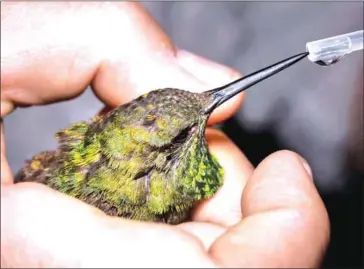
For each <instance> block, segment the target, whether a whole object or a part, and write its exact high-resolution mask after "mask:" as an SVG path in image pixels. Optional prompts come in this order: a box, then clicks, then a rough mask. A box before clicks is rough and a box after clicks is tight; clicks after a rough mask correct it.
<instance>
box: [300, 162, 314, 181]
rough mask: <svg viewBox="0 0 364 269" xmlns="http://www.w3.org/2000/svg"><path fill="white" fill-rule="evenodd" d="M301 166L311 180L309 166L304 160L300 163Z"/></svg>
mask: <svg viewBox="0 0 364 269" xmlns="http://www.w3.org/2000/svg"><path fill="white" fill-rule="evenodd" d="M302 165H303V168H305V170H306V172H307V174H309V176H310V177H311V178H312V170H311V167H310V165H309V164H308V163H307V162H306V161H305V160H303V161H302Z"/></svg>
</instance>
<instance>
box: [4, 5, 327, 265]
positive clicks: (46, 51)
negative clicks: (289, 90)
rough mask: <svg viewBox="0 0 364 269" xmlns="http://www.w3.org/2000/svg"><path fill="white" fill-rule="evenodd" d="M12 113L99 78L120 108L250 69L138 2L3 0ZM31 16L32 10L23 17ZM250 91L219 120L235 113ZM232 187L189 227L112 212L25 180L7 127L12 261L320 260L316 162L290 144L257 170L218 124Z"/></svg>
mask: <svg viewBox="0 0 364 269" xmlns="http://www.w3.org/2000/svg"><path fill="white" fill-rule="evenodd" d="M1 5H2V11H1V23H2V27H1V35H2V37H3V40H2V44H1V51H2V55H1V89H2V91H1V115H2V116H6V115H8V114H9V113H11V112H12V111H13V109H14V108H15V107H16V106H17V105H41V104H46V103H50V102H56V101H60V100H65V99H70V98H73V97H76V96H77V95H79V94H80V93H81V92H82V91H83V89H85V88H86V86H87V85H89V84H91V85H92V88H93V90H94V92H95V94H96V95H97V96H98V97H99V98H100V99H101V100H102V101H103V102H104V103H105V104H106V105H108V106H110V107H114V106H116V105H119V104H121V103H125V102H127V101H130V100H132V99H133V98H135V97H137V96H138V95H140V94H142V93H144V92H146V91H149V90H152V89H156V88H163V87H177V88H182V89H188V90H191V91H204V90H207V89H210V88H213V87H216V86H220V85H223V84H225V83H227V82H230V81H231V80H233V79H235V78H237V77H239V76H240V75H239V74H238V73H237V72H235V71H233V70H230V69H229V68H227V67H224V66H221V65H218V64H216V63H212V62H210V61H208V60H206V59H202V58H199V57H197V56H194V55H192V54H189V53H187V52H184V51H181V50H179V49H177V48H176V47H175V46H174V45H173V44H172V42H171V41H170V40H169V39H168V37H167V36H166V35H165V34H164V33H163V31H162V30H161V29H160V28H159V27H158V25H157V24H156V23H155V22H154V21H153V19H152V18H151V17H150V16H149V15H148V14H147V13H146V12H145V11H144V10H143V9H142V8H141V7H140V6H139V5H138V4H136V3H5V4H4V3H2V4H1ZM20 18H21V19H20ZM242 99H243V94H240V95H239V96H237V97H236V98H234V99H233V100H230V101H229V102H227V103H225V104H224V105H223V106H221V107H220V108H219V109H218V110H216V111H215V112H214V113H213V115H212V116H211V118H210V121H209V122H210V123H216V122H219V121H222V120H224V119H226V118H227V117H229V116H231V115H232V114H233V113H234V112H235V111H236V110H237V108H238V107H239V105H240V104H241V102H242ZM207 139H208V143H209V146H210V149H211V151H212V152H214V153H215V154H216V156H217V157H218V158H219V161H220V163H221V164H222V166H223V167H224V169H225V171H226V175H225V183H224V186H223V187H222V188H221V190H219V191H218V193H217V194H216V195H215V196H214V197H213V198H212V199H209V200H208V201H204V202H202V203H200V204H199V205H198V206H197V207H196V209H195V211H194V214H193V216H192V221H191V222H188V223H183V224H181V225H177V226H169V225H164V224H155V223H144V222H137V221H131V220H126V219H121V218H115V217H109V216H106V215H105V214H103V213H102V212H101V211H99V210H98V209H96V208H94V207H91V206H89V205H87V204H85V203H83V202H81V201H79V200H76V199H74V198H71V197H69V196H66V195H63V194H61V193H59V192H56V191H54V190H52V189H50V188H48V187H46V186H43V185H39V184H35V183H20V184H16V185H14V184H13V179H12V175H11V173H10V169H9V166H8V164H7V162H6V159H5V147H4V137H3V134H2V137H1V146H2V147H1V154H2V156H1V183H2V188H1V265H2V267H149V268H151V267H233V266H235V267H295V266H296V267H313V266H317V265H318V264H319V262H320V259H321V258H322V255H323V253H324V250H325V248H326V244H327V241H328V234H329V224H328V218H327V213H326V210H325V208H324V206H323V203H322V201H321V199H320V197H319V195H318V193H317V191H316V189H315V187H314V184H313V181H312V178H311V176H310V173H309V172H307V171H306V170H305V169H304V167H307V165H306V163H305V161H304V160H303V159H302V158H301V157H299V156H298V155H296V154H294V153H290V152H287V151H283V152H278V153H275V154H273V155H272V156H269V157H268V158H267V159H266V160H264V161H263V162H262V163H261V164H260V165H259V166H258V167H257V168H256V169H255V170H254V169H253V167H252V165H251V164H250V163H249V161H248V160H247V159H246V158H245V156H244V155H243V154H242V153H241V152H240V151H239V149H238V148H237V147H236V146H235V145H234V144H233V143H232V142H231V141H230V140H229V139H228V138H227V137H225V136H224V135H223V134H222V133H221V132H219V131H216V130H212V129H208V130H207Z"/></svg>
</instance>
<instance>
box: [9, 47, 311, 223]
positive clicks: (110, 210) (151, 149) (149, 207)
mask: <svg viewBox="0 0 364 269" xmlns="http://www.w3.org/2000/svg"><path fill="white" fill-rule="evenodd" d="M307 55H308V53H307V52H305V53H300V54H297V55H295V56H292V57H290V58H287V59H285V60H283V61H280V62H278V63H276V64H274V65H271V66H269V67H266V68H264V69H261V70H260V71H257V72H254V73H252V74H250V75H248V76H246V77H244V78H239V79H237V80H235V81H233V82H231V83H229V84H227V85H224V86H222V87H219V88H216V89H213V90H210V91H207V92H204V93H201V94H197V93H191V92H188V91H184V90H178V89H161V90H155V91H152V92H150V93H148V94H145V95H143V96H140V97H139V98H137V99H135V100H133V101H132V102H130V103H128V104H125V105H122V106H120V107H118V108H116V109H115V110H113V111H111V112H109V113H108V114H107V115H105V116H104V117H96V118H94V119H93V120H92V121H91V122H89V123H87V122H81V123H76V124H74V125H72V126H71V127H70V128H68V129H65V130H62V131H60V132H59V133H58V134H57V138H58V140H59V147H58V149H57V150H56V151H54V152H42V153H40V154H38V155H36V156H34V158H33V159H32V160H31V161H29V162H28V163H27V164H26V166H25V167H24V168H23V169H22V170H21V171H20V173H19V174H18V175H17V177H16V179H15V181H16V183H18V182H24V181H36V182H40V183H44V184H46V185H48V186H50V187H52V188H54V189H56V190H59V191H61V192H63V193H66V194H69V195H71V196H73V197H76V198H78V199H80V200H82V201H85V202H87V203H89V204H91V205H94V206H96V207H98V208H100V209H102V210H103V211H104V212H105V213H107V214H109V215H115V216H121V217H125V218H131V219H137V220H147V221H157V222H167V223H174V224H176V223H180V222H182V221H184V220H186V219H187V218H188V214H189V212H190V210H191V208H192V207H193V205H194V204H195V202H196V201H198V200H201V199H204V198H208V197H211V196H212V195H214V193H216V191H217V190H218V188H219V187H220V186H221V185H222V184H223V170H222V168H221V166H220V165H219V163H218V162H217V160H216V159H215V158H214V157H213V156H212V155H211V154H210V153H209V151H208V148H207V144H206V140H205V136H204V135H205V128H206V122H207V119H208V117H209V115H210V114H211V113H212V111H213V110H214V109H215V108H216V107H218V106H220V105H221V104H223V103H224V102H225V101H227V100H229V99H230V98H232V97H233V96H235V95H236V94H238V93H240V92H242V91H243V90H245V89H247V88H249V87H251V86H253V85H255V84H256V83H258V82H260V81H262V80H264V79H266V78H268V77H270V76H272V75H274V74H276V73H278V72H280V71H282V70H284V69H285V68H287V67H289V66H291V65H293V64H294V63H296V62H298V61H300V60H301V59H303V58H305V57H306V56H307Z"/></svg>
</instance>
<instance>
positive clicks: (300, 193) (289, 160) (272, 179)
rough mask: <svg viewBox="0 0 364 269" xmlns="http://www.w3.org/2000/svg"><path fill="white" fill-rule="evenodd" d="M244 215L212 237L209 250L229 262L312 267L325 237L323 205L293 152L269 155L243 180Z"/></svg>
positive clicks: (222, 261)
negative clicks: (237, 222) (217, 236)
mask: <svg viewBox="0 0 364 269" xmlns="http://www.w3.org/2000/svg"><path fill="white" fill-rule="evenodd" d="M242 203H243V204H242V208H243V215H244V216H245V218H244V219H243V220H242V221H241V222H240V223H239V224H237V225H235V226H234V227H232V228H231V229H230V230H228V232H227V233H226V234H224V235H222V236H221V237H220V238H218V239H217V240H216V242H215V243H214V244H213V245H212V247H211V248H210V254H211V255H212V257H213V258H214V259H215V261H216V262H217V263H218V264H222V265H223V266H227V267H236V266H237V267H240V268H251V267H260V268H267V267H271V268H272V267H273V268H278V267H286V268H289V267H290V268H293V267H300V268H307V267H316V266H318V265H319V263H320V262H321V259H322V257H323V254H324V251H325V248H326V246H327V243H328V239H329V221H328V216H327V212H326V209H325V207H324V205H323V202H322V200H321V198H320V196H319V195H318V193H317V191H316V188H315V186H314V184H313V180H312V178H311V176H310V175H309V174H308V173H307V171H306V170H305V169H304V165H303V160H302V159H301V158H300V157H299V156H298V155H296V154H294V153H290V152H288V151H281V152H278V153H275V154H273V155H271V156H269V157H268V158H267V159H265V160H264V161H263V162H262V163H261V164H260V165H259V166H258V167H257V169H256V171H255V172H254V174H253V176H252V178H251V179H250V180H249V181H248V182H247V184H246V186H245V189H244V193H243V201H242Z"/></svg>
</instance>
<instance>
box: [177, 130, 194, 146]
mask: <svg viewBox="0 0 364 269" xmlns="http://www.w3.org/2000/svg"><path fill="white" fill-rule="evenodd" d="M190 134H191V128H190V127H187V128H185V129H183V130H182V131H181V132H180V133H179V134H178V135H177V136H176V137H175V138H174V139H173V143H176V144H179V143H184V142H185V141H186V140H187V138H188V137H189V135H190Z"/></svg>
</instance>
